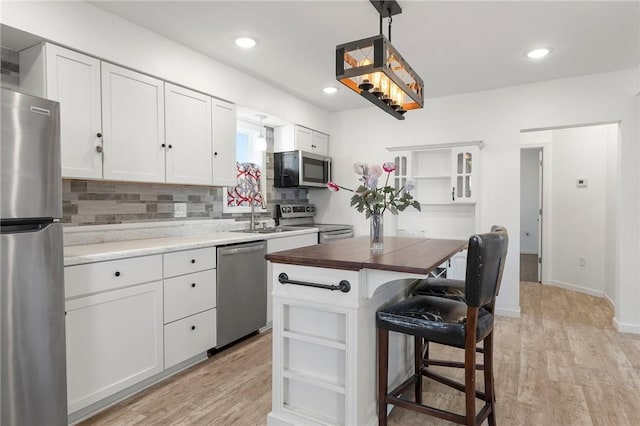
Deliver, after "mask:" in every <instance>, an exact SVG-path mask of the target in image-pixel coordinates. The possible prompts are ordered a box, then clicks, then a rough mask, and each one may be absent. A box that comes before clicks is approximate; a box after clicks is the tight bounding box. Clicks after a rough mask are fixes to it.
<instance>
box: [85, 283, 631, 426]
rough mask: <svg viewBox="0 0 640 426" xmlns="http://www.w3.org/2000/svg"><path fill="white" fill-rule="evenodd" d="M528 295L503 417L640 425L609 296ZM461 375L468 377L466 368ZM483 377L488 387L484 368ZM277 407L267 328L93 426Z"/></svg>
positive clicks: (440, 390) (240, 418)
mask: <svg viewBox="0 0 640 426" xmlns="http://www.w3.org/2000/svg"><path fill="white" fill-rule="evenodd" d="M520 294H521V306H522V313H521V318H520V319H513V318H504V317H498V318H497V319H496V354H495V363H496V364H495V368H496V392H497V398H498V401H497V409H496V411H497V420H498V424H499V425H501V426H513V425H563V426H565V425H580V426H586V425H606V426H626V425H629V426H635V425H640V336H638V335H630V334H621V333H618V332H616V331H615V330H614V328H613V327H612V325H611V318H612V316H613V312H612V310H611V308H610V306H609V305H608V304H607V303H606V302H605V301H604V300H603V299H599V298H596V297H592V296H587V295H584V294H580V293H573V292H570V291H567V290H562V289H558V288H554V287H550V286H543V285H541V284H538V283H527V282H523V283H522V284H521V292H520ZM436 348H437V349H436ZM432 353H433V355H434V356H436V355H444V356H455V355H459V351H458V350H456V349H449V348H443V347H436V346H434V349H432ZM447 371H450V369H448V370H447ZM457 376H458V377H460V378H462V372H461V371H458V374H457ZM478 379H479V381H478V386H482V379H481V374H480V375H478ZM424 388H425V393H424V396H423V401H424V402H428V403H431V404H432V405H437V406H440V407H442V408H447V409H453V410H457V411H459V412H460V413H462V412H463V411H464V409H463V407H464V399H463V398H462V397H461V396H460V395H459V394H458V393H457V392H456V391H453V390H450V389H449V388H447V387H445V386H443V385H440V384H437V383H434V382H432V381H427V380H426V379H425V384H424ZM478 403H480V401H478ZM270 410H271V334H270V333H268V334H265V335H262V336H258V337H254V338H251V339H249V340H247V341H245V342H242V343H240V344H238V345H237V346H235V347H233V348H230V349H229V350H227V351H224V352H223V353H219V354H217V355H215V356H213V357H212V358H210V359H209V360H208V361H206V362H204V363H202V364H199V365H197V366H195V367H193V368H191V369H189V370H187V371H185V372H182V373H181V374H179V375H177V376H175V377H173V378H171V379H169V380H167V381H165V382H163V383H162V384H159V385H156V386H154V387H152V388H150V389H148V390H146V391H144V392H142V393H140V394H138V395H135V396H133V397H131V398H129V399H128V400H125V401H123V402H121V403H119V404H118V405H116V406H114V407H112V408H110V409H108V410H107V411H105V412H103V413H101V414H98V415H97V416H95V417H93V418H91V419H89V421H87V422H85V424H87V425H89V424H91V425H175V424H182V425H186V424H194V425H225V426H226V425H242V426H244V425H264V424H266V420H265V418H266V415H267V414H268V413H269V411H270ZM450 424H451V423H448V422H444V421H439V420H438V419H434V418H431V417H425V416H422V415H420V414H417V413H413V412H410V411H407V410H403V409H400V408H398V409H394V410H393V412H392V413H391V415H390V417H389V425H394V426H400V425H402V426H418V425H450Z"/></svg>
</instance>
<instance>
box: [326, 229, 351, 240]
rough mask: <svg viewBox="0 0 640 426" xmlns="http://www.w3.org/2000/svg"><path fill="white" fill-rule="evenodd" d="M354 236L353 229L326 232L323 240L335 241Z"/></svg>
mask: <svg viewBox="0 0 640 426" xmlns="http://www.w3.org/2000/svg"><path fill="white" fill-rule="evenodd" d="M352 237H353V231H348V232H341V233H335V234H334V233H331V234H328V233H325V234H323V235H322V240H323V241H333V240H341V239H343V238H352Z"/></svg>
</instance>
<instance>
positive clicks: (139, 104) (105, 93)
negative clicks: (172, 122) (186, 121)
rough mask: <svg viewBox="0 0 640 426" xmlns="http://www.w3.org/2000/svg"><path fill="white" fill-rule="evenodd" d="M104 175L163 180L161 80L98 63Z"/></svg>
mask: <svg viewBox="0 0 640 426" xmlns="http://www.w3.org/2000/svg"><path fill="white" fill-rule="evenodd" d="M102 120H103V137H102V139H103V146H104V178H105V179H112V180H127V181H138V182H164V181H165V158H164V157H165V147H164V145H165V142H164V88H163V82H162V81H161V80H158V79H155V78H152V77H149V76H146V75H143V74H140V73H137V72H134V71H130V70H128V69H126V68H121V67H118V66H116V65H112V64H109V63H106V62H103V63H102Z"/></svg>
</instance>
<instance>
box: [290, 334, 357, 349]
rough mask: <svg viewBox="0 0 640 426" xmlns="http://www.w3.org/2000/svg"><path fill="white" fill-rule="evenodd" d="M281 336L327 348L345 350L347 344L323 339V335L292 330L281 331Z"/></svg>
mask: <svg viewBox="0 0 640 426" xmlns="http://www.w3.org/2000/svg"><path fill="white" fill-rule="evenodd" d="M282 337H285V338H287V339H292V340H298V341H301V342H306V343H312V344H314V345H320V346H325V347H327V348H333V349H338V350H342V351H344V350H346V349H347V345H346V344H345V343H343V342H338V341H335V340H331V339H325V338H323V337H317V336H312V335H310V334H304V333H296V332H294V331H283V332H282Z"/></svg>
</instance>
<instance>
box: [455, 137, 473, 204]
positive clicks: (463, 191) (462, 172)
mask: <svg viewBox="0 0 640 426" xmlns="http://www.w3.org/2000/svg"><path fill="white" fill-rule="evenodd" d="M478 152H479V151H478V148H477V147H475V146H473V147H462V148H455V149H452V150H451V159H452V162H453V164H452V173H451V201H452V202H454V203H475V202H476V200H477V192H478V185H477V182H476V181H477V176H478V170H477V169H478Z"/></svg>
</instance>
